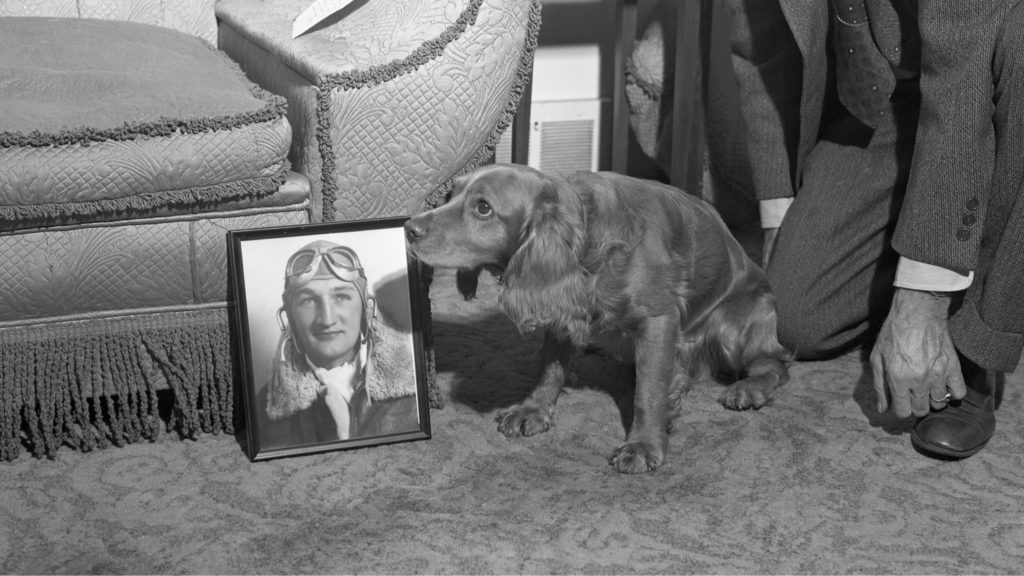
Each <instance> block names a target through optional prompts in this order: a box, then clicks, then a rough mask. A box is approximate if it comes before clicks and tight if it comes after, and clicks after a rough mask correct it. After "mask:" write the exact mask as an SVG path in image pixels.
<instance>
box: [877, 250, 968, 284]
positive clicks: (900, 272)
mask: <svg viewBox="0 0 1024 576" xmlns="http://www.w3.org/2000/svg"><path fill="white" fill-rule="evenodd" d="M973 281H974V272H973V271H971V272H968V273H967V274H966V275H964V274H960V273H959V272H954V271H952V270H949V269H947V268H942V267H939V266H934V265H932V264H925V263H924V262H918V261H917V260H911V259H910V258H904V257H903V256H900V260H899V263H897V264H896V281H895V282H894V284H895V285H896V287H897V288H907V289H909V290H925V291H928V292H959V291H960V290H966V289H967V287H968V286H970V285H971V282H973Z"/></svg>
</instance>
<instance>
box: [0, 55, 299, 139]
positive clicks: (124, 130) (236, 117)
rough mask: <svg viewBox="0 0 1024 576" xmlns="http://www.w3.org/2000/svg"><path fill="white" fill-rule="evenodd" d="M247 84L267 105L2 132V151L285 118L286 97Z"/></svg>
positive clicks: (236, 70)
mask: <svg viewBox="0 0 1024 576" xmlns="http://www.w3.org/2000/svg"><path fill="white" fill-rule="evenodd" d="M199 40H201V41H202V42H204V43H205V44H206V45H207V47H208V48H209V49H210V50H213V51H214V52H215V53H216V54H218V55H219V56H220V58H221V59H222V60H223V61H224V62H227V63H229V64H230V67H231V69H232V71H233V72H234V73H236V74H238V75H239V76H241V77H243V78H244V77H245V75H244V73H243V72H242V69H241V67H240V66H239V65H238V64H237V63H235V62H234V61H232V60H231V58H230V57H228V55H227V54H226V53H225V52H222V51H220V50H217V49H216V48H214V47H213V46H212V45H211V44H210V43H209V42H207V41H205V40H202V39H199ZM247 82H248V81H247ZM248 84H249V91H250V92H251V93H252V95H253V96H254V97H256V98H257V99H259V100H260V101H262V102H263V103H264V105H263V106H262V107H261V108H259V109H257V110H251V111H248V112H241V113H238V114H228V115H221V116H211V117H206V118H166V117H160V118H158V119H157V120H154V121H148V122H125V123H124V124H123V125H121V126H119V127H117V128H92V127H89V126H84V127H79V128H71V129H63V130H61V131H60V132H56V133H46V132H40V131H38V130H33V131H32V132H29V133H28V134H25V133H23V132H0V147H3V148H14V147H31V148H43V147H47V146H68V145H75V144H77V145H80V146H89V145H90V144H92V143H94V142H106V141H115V142H123V141H128V140H136V139H139V138H149V137H164V136H171V135H173V134H176V133H181V134H199V133H203V132H214V131H218V130H232V129H235V128H238V127H240V126H248V125H251V124H259V123H263V122H271V121H273V120H277V119H278V118H281V117H283V116H285V114H286V110H287V106H288V101H287V100H286V99H285V98H284V97H282V96H278V95H276V94H272V93H270V92H268V91H266V90H264V89H263V88H260V87H259V86H257V85H256V84H255V83H253V82H248Z"/></svg>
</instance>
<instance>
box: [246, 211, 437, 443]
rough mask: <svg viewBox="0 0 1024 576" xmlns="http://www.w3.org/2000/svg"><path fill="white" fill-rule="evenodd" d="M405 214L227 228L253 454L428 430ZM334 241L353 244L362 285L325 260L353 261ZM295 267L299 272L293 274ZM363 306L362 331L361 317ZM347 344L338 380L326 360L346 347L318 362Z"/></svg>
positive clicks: (422, 436)
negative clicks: (349, 359)
mask: <svg viewBox="0 0 1024 576" xmlns="http://www.w3.org/2000/svg"><path fill="white" fill-rule="evenodd" d="M406 220H408V218H407V217H397V218H382V219H374V220H360V221H349V222H332V223H322V224H307V225H299V226H283V227H275V228H258V229H244V230H231V231H228V232H227V243H228V268H229V274H228V279H229V282H230V289H229V291H230V292H231V294H232V296H233V298H234V300H233V302H232V303H231V312H232V315H233V317H234V326H235V330H236V338H235V345H236V349H237V360H238V363H239V366H238V368H239V370H238V372H239V374H240V376H241V388H242V394H241V397H242V401H243V406H244V414H245V429H246V437H247V448H248V451H247V452H248V456H249V459H250V460H252V461H259V460H268V459H272V458H281V457H288V456H299V455H305V454H312V453H320V452H326V451H332V450H346V449H352V448H365V447H369V446H375V445H381V444H390V443H396V442H407V441H413V440H426V439H429V438H430V436H431V431H430V413H429V404H428V399H427V390H426V360H425V355H424V348H423V347H424V343H423V342H424V340H423V333H422V325H423V322H422V315H421V314H422V313H421V307H420V299H419V294H420V291H419V290H420V289H419V277H418V267H417V264H416V263H415V261H414V260H413V259H412V258H411V257H410V256H409V255H408V253H407V251H406V247H405V233H404V227H403V225H404V223H405V221H406ZM332 245H337V246H344V247H348V248H350V249H351V251H352V252H354V254H355V260H356V263H357V264H360V265H361V266H359V267H361V269H362V271H363V275H364V277H365V283H364V284H363V286H364V287H363V292H362V293H360V291H359V289H358V286H359V285H360V283H359V281H358V279H357V277H356V276H357V275H355V273H353V272H351V270H352V268H351V267H348V268H347V267H345V266H337V267H334V266H327V263H326V262H325V260H329V261H330V262H331V263H337V262H341V263H346V262H347V263H349V264H351V263H353V262H352V261H351V260H352V259H351V258H349V257H348V256H346V255H345V251H344V250H341V249H337V248H333V247H331V246H332ZM303 248H306V250H305V251H302V250H303ZM318 249H319V250H318ZM300 251H302V253H301V254H299V252H300ZM339 254H340V256H339ZM293 257H294V260H293ZM346 258H349V259H348V260H346ZM293 262H295V264H292V263H293ZM286 268H288V269H289V270H290V271H292V272H301V273H298V274H295V275H293V276H291V277H290V279H289V280H288V284H286ZM314 268H315V269H314ZM343 277H344V278H345V279H343ZM286 302H288V304H286ZM327 302H330V304H327ZM344 302H359V305H352V306H354V307H348V308H346V307H345V306H348V305H347V304H344ZM368 302H369V303H370V304H367V303H368ZM360 308H361V312H362V318H361V320H360V322H358V326H359V330H358V335H356V330H355V325H356V324H355V321H354V320H352V319H353V318H354V317H355V315H356V313H357V312H356V311H357V310H359V309H360ZM325 310H331V312H324V311H325ZM337 310H344V311H345V312H344V313H342V312H337ZM345 314H347V316H345ZM346 318H347V320H346ZM346 322H347V323H348V324H346ZM346 338H347V339H346ZM350 341H354V342H355V343H353V344H351V345H349V344H348V343H349V342H350ZM339 349H344V350H345V351H344V354H345V355H346V357H348V356H351V355H354V357H353V361H352V363H350V364H349V365H348V366H346V367H343V368H341V369H339V370H336V371H334V372H333V373H334V374H335V375H336V376H337V375H338V374H337V373H338V372H344V371H345V370H348V371H349V373H348V375H347V376H345V377H342V378H341V379H340V380H338V379H337V378H333V379H332V377H331V374H332V372H326V373H325V372H323V371H322V370H325V369H326V367H325V366H318V365H317V363H318V362H320V363H321V364H323V363H328V362H334V363H338V362H340V360H338V357H337V356H334V360H324V361H321V360H314V358H317V359H319V358H331V354H333V353H334V351H335V350H339ZM353 371H354V372H355V376H352V373H353ZM349 377H351V380H349V379H348V378H349ZM338 382H343V384H338ZM325 383H330V386H328V385H327V384H325ZM353 383H354V384H353ZM339 390H340V391H341V392H339ZM410 395H412V398H411V399H410ZM339 398H342V399H344V402H345V404H340V403H339V400H338V399H339ZM345 407H348V410H347V411H346V410H345V409H344V408H345ZM346 414H347V416H346ZM346 419H347V426H346V425H345V424H346V422H345V420H346ZM344 434H348V436H347V437H343V435H344Z"/></svg>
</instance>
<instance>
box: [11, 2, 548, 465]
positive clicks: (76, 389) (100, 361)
mask: <svg viewBox="0 0 1024 576" xmlns="http://www.w3.org/2000/svg"><path fill="white" fill-rule="evenodd" d="M395 1H397V0H395ZM381 2H384V3H389V2H390V3H391V4H393V3H394V2H392V1H391V0H380V1H378V2H369V3H366V4H365V7H372V6H375V5H380V3H381ZM251 4H255V5H263V4H276V5H282V6H283V5H288V4H291V3H290V2H283V1H278V0H270V1H269V2H266V3H264V2H252V3H251ZM402 4H405V5H407V7H415V8H416V9H417V10H413V11H412V12H409V11H403V13H406V14H410V13H417V12H418V11H419V12H422V8H423V7H424V6H425V5H427V4H429V5H436V6H441V5H443V9H442V10H441V11H440V12H439V13H438V12H437V11H434V12H432V14H435V15H436V14H440V18H441V20H439V22H440V21H447V24H444V25H443V26H440V27H439V28H437V29H436V30H434V32H435V33H434V34H428V35H424V36H418V37H417V36H415V35H413V37H411V38H412V41H410V42H408V43H406V44H405V45H402V46H397V48H396V49H395V50H396V51H390V52H387V51H385V52H381V50H383V49H384V46H383V45H382V44H380V43H379V42H378V43H373V42H370V41H369V40H367V42H366V43H362V40H363V37H361V36H359V32H360V31H359V30H353V29H346V30H347V32H346V33H347V34H349V36H348V37H347V41H348V42H349V44H348V46H349V47H351V48H353V49H355V48H356V47H358V53H359V54H361V55H362V56H363V57H365V60H363V61H360V62H357V63H356V64H355V65H356V66H357V68H358V67H360V66H365V69H362V68H358V69H351V70H349V71H347V72H342V73H341V74H339V75H336V76H331V75H327V76H322V77H313V78H312V81H310V78H305V79H303V80H296V75H295V73H294V71H291V72H289V71H287V70H284V69H283V68H281V67H280V58H278V57H277V56H272V55H271V54H272V53H268V52H266V51H263V52H261V50H263V49H262V48H260V47H259V45H258V44H259V43H258V42H251V43H252V44H253V46H252V48H253V49H252V50H251V51H250V52H249V53H248V54H247V55H242V54H240V53H237V52H235V53H233V52H232V50H231V49H228V52H227V53H225V52H221V51H217V50H213V49H211V48H212V44H215V43H217V42H218V35H220V40H221V42H224V38H225V36H224V35H225V34H236V33H240V34H242V36H244V35H245V34H247V33H248V32H245V30H246V29H247V25H245V26H243V25H241V24H239V23H240V22H242V21H240V20H238V19H237V18H236V19H235V20H233V21H231V20H230V19H231V18H232V16H230V15H225V14H226V13H225V14H222V19H221V20H220V31H219V32H218V19H217V16H216V14H215V10H217V11H221V12H223V11H224V8H226V7H222V6H218V5H217V3H215V2H214V1H213V0H174V1H170V0H0V28H2V30H0V77H3V79H4V81H3V82H0V100H3V101H4V106H3V107H0V254H3V260H4V262H5V263H6V264H7V266H5V267H4V269H3V270H0V294H2V295H3V297H2V298H0V460H11V459H14V458H17V457H18V456H19V454H21V453H22V452H24V451H26V450H28V451H31V452H32V453H34V454H36V455H37V456H43V455H46V456H52V455H53V454H54V453H55V452H56V451H57V450H58V449H59V448H60V447H61V446H64V445H69V446H71V447H74V448H77V449H81V450H89V449H93V448H98V447H104V446H108V445H110V444H115V445H120V444H125V443H130V442H137V441H143V440H152V439H154V438H155V437H157V436H158V435H159V434H160V433H161V431H163V430H166V429H171V430H173V431H174V432H175V433H177V434H179V435H180V436H182V437H194V436H197V435H199V434H201V433H232V432H233V431H234V429H235V427H236V425H237V420H236V419H237V417H238V414H237V413H236V408H235V396H236V390H235V369H234V365H233V349H232V343H231V330H230V329H229V325H230V322H229V306H230V304H229V302H228V298H227V286H226V284H227V283H226V277H227V262H226V242H225V239H224V235H225V232H226V231H227V230H229V229H237V228H249V227H265V226H280V225H289V224H301V223H306V222H310V221H320V220H348V219H357V218H372V217H378V216H392V215H399V214H408V213H411V212H414V211H416V210H418V209H420V208H422V207H424V206H430V205H432V204H435V203H438V202H440V201H442V200H443V198H444V196H445V195H446V193H447V191H448V189H449V187H450V182H451V179H452V178H453V177H454V176H456V175H458V174H460V173H462V172H464V171H466V170H468V169H470V168H473V167H475V166H476V165H478V164H480V163H483V162H486V161H488V159H489V157H490V155H491V153H492V152H493V149H494V146H495V144H496V142H497V139H498V137H499V136H500V135H501V133H502V131H503V130H504V129H505V128H506V127H507V125H508V124H509V122H510V121H511V117H512V115H513V113H514V111H515V109H516V104H517V102H518V100H519V97H520V95H521V94H522V91H523V89H524V87H525V83H526V79H527V78H528V71H529V66H530V64H531V63H532V51H533V46H534V43H535V40H536V33H537V28H538V26H539V0H483V1H481V0H445V2H429V3H421V2H420V1H419V0H403V1H402ZM235 7H236V8H238V9H239V10H242V11H244V9H245V6H244V5H240V4H239V3H238V2H235ZM301 7H302V6H301V3H299V6H297V7H296V9H299V8H301ZM228 11H230V10H228ZM232 22H233V23H232ZM334 24H337V23H328V25H327V28H325V29H323V30H321V31H320V32H319V33H322V34H328V35H330V34H334V33H333V32H331V30H330V29H329V28H330V26H332V25H334ZM407 25H415V22H409V23H407ZM225 26H230V28H231V29H230V30H225ZM425 30H433V29H425ZM378 32H379V30H378ZM317 33H318V32H316V31H314V32H312V33H311V34H314V35H315V34H317ZM336 36H337V35H336V34H335V37H336ZM386 37H387V34H384V35H379V36H375V37H373V39H372V40H374V41H377V40H380V39H382V38H386ZM250 40H251V38H250ZM250 40H247V42H248V41H250ZM225 46H226V47H227V48H230V47H231V46H229V45H225ZM225 46H222V48H225ZM423 46H426V47H427V48H422V47H423ZM228 54H230V57H229V56H228ZM96 59H100V60H104V59H105V60H104V61H103V62H101V65H99V66H97V65H95V64H96V62H95V60H96ZM200 61H201V62H200ZM239 61H244V63H243V66H242V68H243V69H244V70H245V73H246V74H248V76H249V78H246V77H245V76H244V75H243V73H242V71H241V70H240V69H239V66H238V64H237V63H236V62H239ZM86 62H88V64H86ZM506 62H512V64H511V65H505V63H506ZM275 66H276V68H275ZM267 70H272V71H276V72H273V73H271V74H269V75H268V74H267V73H266V72H267ZM55 71H59V73H56V72H55ZM88 71H92V72H94V73H95V74H92V75H90V74H89V73H88ZM467 71H468V72H467ZM277 72H280V73H281V75H280V76H275V75H274V74H276V73H277ZM382 72H387V73H388V74H385V75H380V74H381V73H382ZM392 72H393V73H392ZM299 76H301V75H299ZM168 78H170V80H168ZM281 78H284V79H285V80H288V82H291V83H290V84H289V83H288V82H284V83H282V81H281ZM352 78H366V79H367V81H366V82H363V83H358V85H353V84H351V83H350V81H351V79H352ZM371 78H372V80H371ZM11 79H18V80H15V81H13V82H12V81H10V80H11ZM324 79H326V80H327V81H328V83H329V86H328V85H321V84H318V81H319V80H324ZM462 79H465V80H466V81H468V82H471V83H473V85H472V86H468V87H459V86H456V85H455V84H453V83H452V82H453V81H456V82H458V81H461V80H462ZM253 81H255V82H257V83H253ZM406 82H412V83H414V84H415V83H416V82H419V83H420V84H419V86H421V87H422V86H423V83H424V82H428V83H433V84H435V85H436V90H435V91H433V92H429V93H428V92H425V91H424V90H421V89H418V88H416V86H414V85H405V84H404V83H406ZM41 94H47V95H48V96H47V98H48V99H44V98H41V97H40V95H41ZM276 94H281V96H278V95H276ZM466 95H472V97H471V98H470V97H467V96H466ZM310 103H313V104H315V106H313V107H312V108H311V107H310V106H309V104H310ZM414 104H418V106H419V110H418V113H417V114H416V115H415V116H411V115H410V114H409V113H408V110H410V109H411V108H410V106H413V105H414ZM371 106H373V107H375V108H374V112H373V113H371V112H370V107H371ZM326 109H329V111H330V114H326V115H325V114H324V111H325V110H326ZM69 110H71V112H70V113H69V112H68V111H69ZM377 111H384V112H386V113H390V117H391V122H390V123H382V122H381V118H380V117H379V116H373V114H375V113H376V112H377ZM367 118H370V120H369V121H368V122H363V121H365V120H366V119H367ZM360 122H362V123H360ZM356 154H362V155H356ZM428 344H429V343H428ZM432 400H436V399H433V398H432ZM435 404H436V401H435Z"/></svg>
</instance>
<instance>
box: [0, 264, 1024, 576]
mask: <svg viewBox="0 0 1024 576" xmlns="http://www.w3.org/2000/svg"><path fill="white" fill-rule="evenodd" d="M433 293H434V317H435V334H436V339H437V361H438V365H439V380H440V382H441V385H442V390H443V393H444V397H445V401H446V407H445V408H444V409H443V410H439V411H434V412H432V415H431V418H432V423H433V438H432V439H431V440H428V441H421V442H411V443H405V444H398V445H390V446H382V447H377V448H370V449H364V450H357V451H349V452H332V453H328V454H322V455H315V456H306V457H299V458H291V459H282V460H274V461H269V462H263V463H257V464H251V463H249V461H248V460H247V459H246V457H245V455H244V454H243V452H242V450H241V448H240V447H239V444H238V442H237V441H236V439H235V438H232V437H225V436H204V437H200V438H199V439H198V440H195V441H191V440H189V441H179V440H177V439H175V438H173V437H171V436H169V435H165V436H163V437H162V439H161V440H159V441H157V442H155V443H152V444H141V445H133V446H128V447H125V448H111V449H106V450H101V451H98V452H93V453H88V454H81V453H76V452H74V451H71V450H61V451H60V452H59V453H58V454H57V457H56V458H55V459H54V460H36V459H33V458H31V457H29V456H23V457H22V458H21V459H19V460H17V461H15V462H12V463H3V464H0V479H2V484H0V572H3V573H207V574H234V573H459V574H470V573H601V574H604V573H645V574H649V573H900V574H904V573H907V574H910V573H914V574H917V573H929V574H936V573H1019V572H1021V571H1024V474H1022V472H1024V420H1022V419H1021V418H1020V417H1019V416H1018V414H1020V413H1021V411H1022V409H1024V396H1022V390H1024V386H1022V384H1024V370H1021V369H1018V370H1017V372H1016V373H1015V374H1013V375H1011V376H1010V377H1009V378H1008V379H1007V387H1006V395H1005V398H1004V401H1003V405H1002V408H1001V410H1000V420H999V427H998V431H997V434H996V437H995V438H994V439H993V440H992V441H991V442H990V444H989V446H988V447H987V448H986V449H985V450H984V451H982V452H981V453H979V454H978V455H977V456H975V457H973V458H970V459H968V460H966V461H962V462H940V461H935V460H930V459H927V458H925V457H922V456H920V455H918V454H917V453H915V452H914V451H913V450H912V449H911V447H910V442H909V436H908V430H909V428H908V424H907V423H906V422H900V421H895V420H892V419H889V418H885V417H880V416H878V415H877V414H876V413H875V411H874V409H873V408H872V406H873V405H874V393H873V391H872V389H871V384H870V376H869V374H868V373H867V372H866V371H865V364H864V363H863V362H862V360H861V358H860V356H859V355H858V354H851V355H848V356H845V357H842V358H839V359H837V360H834V361H830V362H821V363H803V364H799V365H797V366H795V367H794V368H793V370H792V376H793V377H792V380H791V382H790V383H789V384H788V385H787V386H786V387H785V388H784V389H783V390H782V391H781V394H780V396H779V398H778V400H777V401H776V402H775V404H774V405H772V406H770V407H768V408H766V409H764V410H761V411H759V412H753V413H733V412H729V411H726V410H724V409H723V408H721V407H720V406H719V405H718V403H717V402H716V398H717V396H718V394H719V390H718V389H716V388H714V387H711V386H707V387H698V388H696V389H695V390H694V391H693V392H692V393H691V394H690V396H689V403H688V407H687V410H686V412H685V414H684V416H683V417H682V418H681V425H680V426H679V428H680V430H679V431H678V432H677V433H676V434H675V436H674V437H673V440H672V444H671V447H670V451H669V454H668V462H667V464H666V465H665V466H664V467H663V468H662V469H660V470H659V471H658V472H656V473H654V474H650V475H643V476H621V475H619V474H616V473H615V472H614V471H613V470H612V469H611V467H610V466H609V465H608V464H607V463H606V458H607V456H608V455H609V454H610V453H611V450H612V449H613V448H614V447H615V446H616V444H617V443H619V442H620V441H621V440H622V439H623V437H624V428H623V413H624V410H628V408H629V406H630V402H631V400H630V391H629V387H630V384H629V382H630V380H631V377H630V376H629V373H628V371H626V370H625V369H624V368H623V367H621V366H618V365H616V364H615V363H614V362H611V361H610V360H608V359H605V358H601V357H595V356H590V357H586V358H584V359H582V360H581V361H580V362H579V366H578V368H579V379H578V381H577V382H576V384H575V385H574V386H573V387H572V389H570V390H569V391H568V393H567V394H566V395H564V396H563V397H562V399H561V401H560V404H559V411H558V412H557V414H556V420H557V425H556V427H555V429H554V430H552V431H550V432H548V433H547V434H544V435H542V436H538V437H535V438H529V439H519V440H513V441H509V440H506V439H505V438H504V437H502V436H500V435H499V434H498V433H497V432H496V430H495V423H494V417H495V415H496V413H497V412H498V411H499V410H500V409H501V408H502V407H503V406H506V405H508V404H510V403H512V402H515V401H517V400H519V399H521V398H522V397H524V395H525V394H526V393H527V392H528V390H529V388H530V382H531V377H532V374H533V371H534V359H533V357H534V353H535V351H536V348H537V346H538V340H537V337H536V336H528V337H520V336H519V335H518V334H516V333H515V331H514V330H513V328H512V327H511V325H510V324H509V323H508V322H507V320H505V319H504V318H503V317H502V316H500V315H498V314H497V312H496V311H495V309H494V306H493V304H494V299H495V287H494V286H493V282H492V281H490V280H489V279H488V280H485V281H484V282H483V283H482V293H481V297H480V299H479V300H477V301H474V302H471V303H464V302H462V301H461V299H460V298H458V297H457V296H456V295H455V290H454V288H453V279H452V277H451V275H448V274H443V273H442V274H439V275H438V277H437V278H436V279H435V284H434V288H433Z"/></svg>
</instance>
